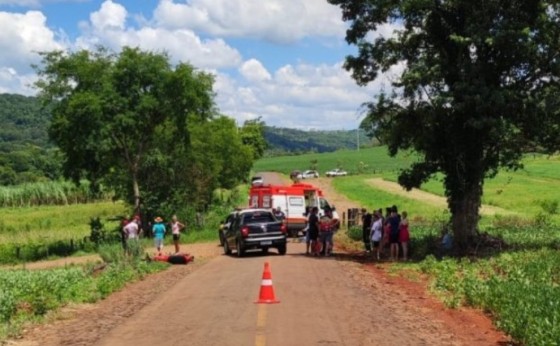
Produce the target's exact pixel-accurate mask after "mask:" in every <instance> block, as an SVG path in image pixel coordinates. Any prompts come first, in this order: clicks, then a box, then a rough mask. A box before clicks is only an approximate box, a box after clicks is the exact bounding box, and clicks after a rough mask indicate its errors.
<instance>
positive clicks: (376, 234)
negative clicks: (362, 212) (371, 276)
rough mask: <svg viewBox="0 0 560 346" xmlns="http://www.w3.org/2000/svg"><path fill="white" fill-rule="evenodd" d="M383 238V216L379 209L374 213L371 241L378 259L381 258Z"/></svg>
mask: <svg viewBox="0 0 560 346" xmlns="http://www.w3.org/2000/svg"><path fill="white" fill-rule="evenodd" d="M382 239H383V218H382V217H381V214H380V213H379V212H378V211H375V212H374V213H373V222H372V225H371V242H372V243H373V251H374V253H375V256H376V258H377V260H378V261H379V260H380V259H381V240H382Z"/></svg>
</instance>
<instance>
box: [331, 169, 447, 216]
mask: <svg viewBox="0 0 560 346" xmlns="http://www.w3.org/2000/svg"><path fill="white" fill-rule="evenodd" d="M369 178H372V176H367V175H366V176H359V177H352V176H349V177H339V178H336V179H333V185H334V187H335V189H336V190H337V191H338V192H339V193H341V194H343V195H346V196H347V197H348V198H350V199H351V200H353V201H355V202H358V204H359V205H361V206H363V207H364V208H367V209H368V210H373V209H379V208H382V209H383V211H384V212H385V208H386V207H390V206H392V205H397V206H398V207H399V210H400V211H405V210H406V211H407V212H408V215H409V218H410V219H411V220H416V221H418V220H427V219H434V218H440V217H441V216H442V215H443V214H446V211H445V209H442V208H438V207H435V206H432V205H430V204H427V203H422V202H420V201H416V200H412V199H408V198H406V197H401V196H397V195H393V194H391V193H388V192H385V191H383V190H380V189H377V188H374V187H373V186H371V185H370V184H368V183H367V182H366V180H367V179H369Z"/></svg>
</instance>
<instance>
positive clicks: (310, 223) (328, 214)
mask: <svg viewBox="0 0 560 346" xmlns="http://www.w3.org/2000/svg"><path fill="white" fill-rule="evenodd" d="M339 225H340V223H339V220H338V219H336V218H334V217H333V212H332V210H330V209H327V210H325V213H324V215H323V216H319V208H318V207H312V208H310V209H309V210H308V213H307V226H306V232H305V242H306V251H305V254H306V255H312V256H321V255H323V256H326V257H328V256H330V255H331V254H332V249H333V236H334V232H336V231H337V230H338V228H339Z"/></svg>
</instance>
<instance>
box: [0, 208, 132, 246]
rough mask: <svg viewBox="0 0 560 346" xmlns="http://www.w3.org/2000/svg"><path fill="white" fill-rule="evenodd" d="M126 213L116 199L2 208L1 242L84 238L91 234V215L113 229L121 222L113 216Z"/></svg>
mask: <svg viewBox="0 0 560 346" xmlns="http://www.w3.org/2000/svg"><path fill="white" fill-rule="evenodd" d="M126 213H127V209H126V207H125V205H124V204H123V203H113V202H98V203H88V204H72V205H65V206H40V207H24V208H0V244H5V243H10V244H25V243H29V242H36V241H44V240H49V241H57V240H67V239H81V238H83V237H86V236H89V234H90V227H89V222H90V218H93V217H100V218H101V220H102V222H103V223H104V226H105V228H106V229H111V228H113V227H116V226H117V225H118V221H110V220H109V219H110V218H113V217H115V216H119V215H121V216H122V215H125V214H126Z"/></svg>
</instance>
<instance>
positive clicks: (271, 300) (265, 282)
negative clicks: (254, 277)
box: [255, 262, 280, 304]
mask: <svg viewBox="0 0 560 346" xmlns="http://www.w3.org/2000/svg"><path fill="white" fill-rule="evenodd" d="M255 303H257V304H276V303H280V301H279V300H276V298H275V297H274V287H272V275H271V274H270V267H269V265H268V262H265V263H264V272H263V276H262V283H261V292H260V293H259V300H257V301H256V302H255Z"/></svg>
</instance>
